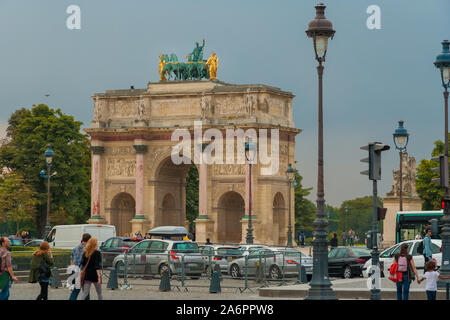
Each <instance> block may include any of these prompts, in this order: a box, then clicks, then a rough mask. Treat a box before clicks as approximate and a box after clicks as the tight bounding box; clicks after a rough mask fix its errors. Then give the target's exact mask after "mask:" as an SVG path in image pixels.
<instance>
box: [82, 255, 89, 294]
mask: <svg viewBox="0 0 450 320" xmlns="http://www.w3.org/2000/svg"><path fill="white" fill-rule="evenodd" d="M91 257H92V255H91V256H90V257H89V259H88V262H87V263H86V265H85V266H84V268H83V270H82V271H81V274H80V285H81V287H83V286H84V278H85V277H86V269H87V267H88V265H89V261H91Z"/></svg>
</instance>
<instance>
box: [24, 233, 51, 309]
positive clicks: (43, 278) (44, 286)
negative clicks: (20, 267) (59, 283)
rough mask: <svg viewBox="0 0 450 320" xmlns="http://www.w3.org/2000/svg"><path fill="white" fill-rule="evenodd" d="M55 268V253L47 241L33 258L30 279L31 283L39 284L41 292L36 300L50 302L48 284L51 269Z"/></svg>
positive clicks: (34, 253)
mask: <svg viewBox="0 0 450 320" xmlns="http://www.w3.org/2000/svg"><path fill="white" fill-rule="evenodd" d="M52 266H53V253H52V251H51V250H50V245H49V244H48V242H47V241H43V242H42V243H41V244H40V246H39V250H36V251H35V252H33V257H32V258H31V268H30V275H29V277H28V282H29V283H36V282H39V285H40V286H41V292H40V293H39V295H38V296H37V298H36V300H48V284H49V282H50V277H51V275H52V273H51V269H50V268H51V267H52Z"/></svg>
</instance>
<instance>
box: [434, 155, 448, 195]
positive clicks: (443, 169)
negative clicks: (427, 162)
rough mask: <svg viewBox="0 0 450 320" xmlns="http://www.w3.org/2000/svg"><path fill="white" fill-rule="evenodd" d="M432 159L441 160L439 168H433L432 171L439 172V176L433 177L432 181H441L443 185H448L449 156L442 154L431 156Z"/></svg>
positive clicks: (445, 186) (444, 186)
mask: <svg viewBox="0 0 450 320" xmlns="http://www.w3.org/2000/svg"><path fill="white" fill-rule="evenodd" d="M431 160H432V161H436V162H439V168H433V169H431V171H433V172H439V178H436V179H432V180H431V181H433V182H435V183H439V184H440V185H441V187H443V188H447V187H448V157H447V156H445V155H440V156H437V157H434V158H431Z"/></svg>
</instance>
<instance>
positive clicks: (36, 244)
mask: <svg viewBox="0 0 450 320" xmlns="http://www.w3.org/2000/svg"><path fill="white" fill-rule="evenodd" d="M43 241H44V240H42V239H34V240H30V241H29V242H27V243H26V244H25V247H39V246H40V245H41V243H42V242H43Z"/></svg>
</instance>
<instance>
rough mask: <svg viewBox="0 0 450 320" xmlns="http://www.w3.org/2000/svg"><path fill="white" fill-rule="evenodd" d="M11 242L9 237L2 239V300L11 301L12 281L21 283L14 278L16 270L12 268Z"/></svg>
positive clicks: (0, 284) (0, 276) (0, 269)
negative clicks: (10, 289)
mask: <svg viewBox="0 0 450 320" xmlns="http://www.w3.org/2000/svg"><path fill="white" fill-rule="evenodd" d="M9 245H10V241H9V239H8V238H7V237H1V238H0V258H1V263H0V290H1V291H0V300H8V299H9V287H10V286H11V279H12V280H14V281H15V282H17V281H19V279H17V277H16V276H14V270H13V268H12V261H11V252H9V250H8V247H9Z"/></svg>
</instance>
